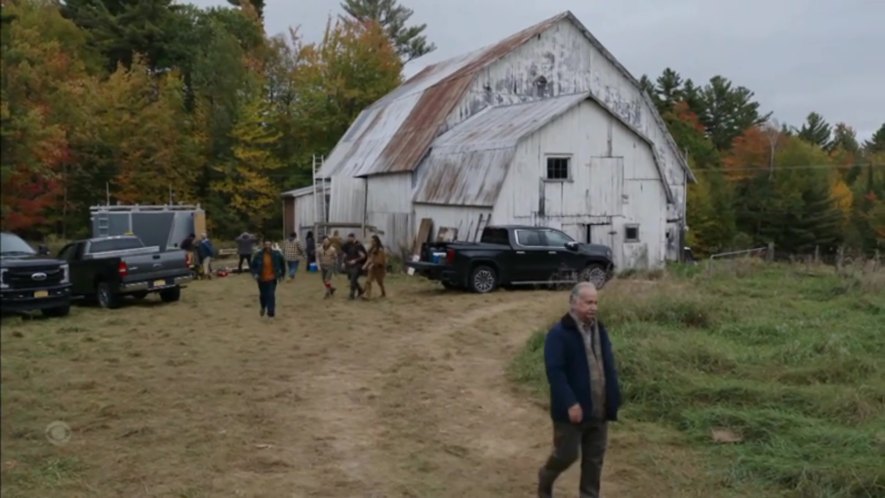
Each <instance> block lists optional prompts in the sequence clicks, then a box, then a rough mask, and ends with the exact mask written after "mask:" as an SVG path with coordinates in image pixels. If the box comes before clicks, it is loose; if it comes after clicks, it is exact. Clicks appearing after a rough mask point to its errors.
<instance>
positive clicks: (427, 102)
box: [319, 11, 694, 179]
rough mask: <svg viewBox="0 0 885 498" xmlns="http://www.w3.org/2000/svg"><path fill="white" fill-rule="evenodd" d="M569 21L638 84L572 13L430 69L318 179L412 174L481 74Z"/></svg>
mask: <svg viewBox="0 0 885 498" xmlns="http://www.w3.org/2000/svg"><path fill="white" fill-rule="evenodd" d="M566 19H567V20H568V21H570V22H571V23H573V24H574V25H575V26H576V27H577V28H578V29H579V30H581V31H582V32H583V33H584V35H585V37H586V38H587V40H588V41H589V42H590V44H591V45H593V46H594V47H595V48H596V49H597V50H599V52H600V53H601V54H602V55H603V56H604V57H605V58H606V59H608V60H609V61H610V62H611V63H612V64H613V65H614V67H615V68H616V69H617V70H618V71H619V72H620V73H622V74H623V76H624V77H625V78H626V79H627V80H628V81H630V82H631V83H632V84H633V85H634V86H636V87H637V88H639V82H638V81H637V80H636V78H635V77H634V76H633V75H632V74H630V72H629V71H627V69H626V68H624V66H623V65H621V63H620V62H618V60H617V59H615V58H614V56H613V55H612V54H611V53H610V52H609V51H608V50H607V49H606V48H605V47H604V46H603V45H602V43H600V42H599V40H597V39H596V38H595V37H594V36H593V35H592V34H591V33H590V32H589V31H588V30H587V28H586V27H585V26H584V25H583V24H582V23H581V22H580V21H579V20H578V19H577V17H575V16H574V14H572V13H571V12H569V11H566V12H563V13H561V14H559V15H556V16H554V17H551V18H550V19H547V20H545V21H542V22H540V23H538V24H536V25H534V26H531V27H529V28H527V29H524V30H522V31H520V32H518V33H516V34H514V35H511V36H509V37H507V38H505V39H504V40H502V41H500V42H498V43H495V44H492V45H489V46H487V47H484V48H481V49H479V50H476V51H473V52H470V53H467V54H464V55H461V56H458V57H454V58H451V59H448V60H445V61H443V62H440V63H437V64H434V65H431V66H428V67H426V68H424V69H423V70H421V71H420V72H419V73H418V74H416V75H414V76H413V77H412V78H410V79H409V80H408V81H406V82H405V83H403V84H402V85H400V86H399V87H398V88H396V89H395V90H393V91H392V92H390V93H389V94H387V95H386V96H384V97H383V98H381V99H380V100H378V101H377V102H375V103H374V104H372V105H371V106H369V107H368V108H366V109H365V110H364V111H363V112H362V113H360V115H359V116H358V117H357V119H356V120H355V121H354V123H353V124H352V125H351V126H350V128H349V129H348V131H347V133H346V134H345V135H344V137H343V138H342V139H341V140H340V141H339V142H338V144H337V145H336V146H335V148H334V149H333V150H332V153H331V154H330V155H329V157H328V158H326V160H325V162H324V165H323V167H322V169H321V170H320V172H319V176H320V177H326V178H328V177H330V176H332V175H339V174H343V175H347V176H355V177H358V176H369V175H377V174H386V173H398V172H408V171H414V170H415V168H416V167H417V166H418V164H419V163H420V162H421V160H422V159H423V158H424V156H425V155H426V154H427V152H428V150H429V148H430V144H431V143H432V142H433V141H434V139H435V138H436V137H437V136H438V135H439V134H440V133H441V132H442V131H444V129H443V127H444V124H445V121H446V118H447V116H448V115H449V114H450V113H451V111H452V110H453V109H454V108H455V106H456V105H458V103H459V101H460V100H461V99H462V98H463V97H464V95H465V93H466V92H467V90H468V88H469V86H470V85H471V83H472V82H473V81H474V80H475V78H476V75H477V73H478V72H479V71H480V70H482V69H483V68H485V67H487V66H489V65H490V64H492V63H493V62H495V61H496V60H498V59H500V58H501V57H503V56H505V55H507V54H508V53H510V52H512V51H513V50H515V49H516V48H518V47H520V46H522V45H523V44H524V43H526V42H527V41H529V40H530V39H531V38H532V37H533V36H536V35H539V34H541V33H543V32H545V31H546V30H548V29H549V28H551V27H552V26H554V25H555V24H557V23H558V22H560V21H562V20H566ZM641 93H642V95H643V97H644V98H645V100H646V104H647V106H648V107H649V108H650V109H651V113H652V116H653V117H654V119H655V121H656V122H657V124H658V126H660V127H662V129H663V130H665V133H664V135H665V136H666V139H667V142H668V144H669V146H670V147H671V148H672V150H673V151H674V153H675V156H676V157H677V158H678V160H679V161H680V165H681V166H682V168H683V169H684V170H685V171H686V172H687V173H688V174H689V177H690V178H692V179H693V178H694V177H693V175H692V173H691V170H690V169H689V167H688V164H687V163H686V162H685V158H684V156H683V155H682V153H681V152H680V151H679V148H678V147H677V146H676V144H675V142H674V141H673V139H672V137H671V136H670V134H669V132H667V128H666V124H665V123H664V122H663V119H661V116H660V115H659V114H658V112H657V109H656V107H655V106H654V104H653V103H652V102H651V99H650V97H649V96H648V95H647V94H645V93H644V92H641Z"/></svg>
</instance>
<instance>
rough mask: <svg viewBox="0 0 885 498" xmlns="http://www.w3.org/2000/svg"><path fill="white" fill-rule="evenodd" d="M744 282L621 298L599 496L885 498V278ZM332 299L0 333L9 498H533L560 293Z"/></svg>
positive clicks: (426, 290)
mask: <svg viewBox="0 0 885 498" xmlns="http://www.w3.org/2000/svg"><path fill="white" fill-rule="evenodd" d="M740 268H741V270H740V273H741V274H740V275H735V272H734V271H730V270H728V269H727V268H726V269H724V270H722V271H716V272H713V273H712V274H710V275H706V274H704V273H701V274H693V273H694V272H697V271H701V270H702V268H695V269H684V270H680V271H681V272H682V273H681V274H679V275H673V274H671V275H667V276H662V275H653V276H651V277H655V278H649V276H647V275H646V276H643V277H642V278H640V277H639V276H636V277H635V278H630V279H618V280H615V281H613V282H611V283H610V284H609V285H608V286H606V288H605V290H604V292H603V294H602V306H603V308H604V309H603V314H604V315H605V316H606V317H607V320H608V322H609V324H610V325H611V328H612V334H613V338H614V341H615V344H616V347H617V351H616V352H617V354H618V358H619V361H620V362H621V363H622V364H621V370H622V377H623V379H624V382H625V384H626V385H625V387H626V390H627V394H628V404H627V405H626V406H625V409H624V412H623V417H622V418H623V421H622V422H621V423H618V424H616V425H614V426H613V427H612V430H611V434H610V451H609V453H608V455H607V458H606V466H605V471H604V482H603V490H604V495H605V496H606V498H635V497H640V498H644V497H648V496H662V497H679V498H687V497H697V498H702V497H703V498H707V497H714V496H715V497H735V498H751V497H753V498H756V497H764V496H784V495H785V494H786V493H785V491H789V490H792V491H793V493H792V495H793V496H796V497H815V496H852V495H853V496H875V495H876V494H877V493H878V494H879V495H882V486H883V484H882V483H883V481H882V479H883V478H882V472H883V470H882V469H883V467H882V466H881V465H879V464H880V463H881V462H882V460H881V456H882V454H883V453H882V450H883V444H885V442H883V440H882V434H883V430H885V429H883V418H882V413H883V403H885V387H883V366H882V365H881V363H879V362H877V360H879V359H880V358H882V357H883V335H882V333H881V332H880V330H881V328H882V327H881V325H880V324H881V322H882V321H883V320H882V318H883V316H885V302H883V296H882V276H881V273H879V274H877V275H858V276H856V277H850V278H849V277H846V278H842V277H834V276H832V275H828V270H825V269H821V270H814V271H812V272H811V274H805V271H804V269H802V268H796V269H792V268H785V267H758V268H757V267H749V268H745V267H743V266H741V267H740ZM829 273H830V274H831V273H832V270H829ZM337 284H338V286H339V292H338V294H337V295H336V298H335V299H332V300H324V299H323V298H322V293H323V291H322V284H321V283H320V280H319V276H318V275H316V274H310V273H308V274H300V275H299V277H298V279H297V280H296V282H294V283H286V284H283V285H281V286H280V288H279V290H278V292H277V300H278V303H279V306H280V309H279V311H278V316H277V318H276V320H275V321H273V322H269V321H267V320H262V319H261V318H260V317H259V314H258V306H257V289H256V288H255V283H254V282H253V281H252V279H251V278H250V277H248V276H246V275H232V276H230V277H227V278H220V279H216V280H212V281H200V282H194V283H193V284H192V285H190V286H189V287H188V288H187V289H185V290H184V292H183V293H182V300H181V301H180V302H177V303H172V304H163V303H161V302H160V301H159V299H157V298H156V297H150V298H148V299H146V300H145V301H143V302H131V303H127V304H126V305H125V306H124V307H122V308H121V309H118V310H102V309H98V308H95V307H89V306H77V307H75V308H74V309H73V310H72V313H71V315H70V316H69V317H65V318H61V319H43V318H34V319H22V318H19V317H9V318H4V319H3V321H2V330H0V356H2V358H0V359H2V361H0V398H2V405H0V408H2V416H0V436H2V437H0V453H2V467H0V494H2V496H3V497H4V498H7V497H9V498H15V497H34V498H50V497H60V498H61V497H64V498H73V497H89V498H92V497H119V496H125V497H127V498H130V497H132V498H134V497H163V498H207V497H216V496H217V497H229V496H233V497H271V498H276V497H328V498H333V497H334V498H340V497H370V496H371V497H391V498H394V497H401V498H432V497H453V498H454V497H458V498H461V497H465V496H466V497H471V498H472V497H492V496H495V497H508V498H509V497H518V496H531V494H532V492H533V490H534V486H535V485H536V482H535V479H536V476H537V469H538V467H539V466H540V465H541V463H542V462H543V460H544V458H546V456H547V454H548V452H549V450H550V444H551V441H550V439H551V430H550V419H549V415H548V414H547V410H546V397H545V396H544V389H545V387H544V385H543V384H542V382H543V377H542V374H541V364H540V362H539V361H538V353H539V350H538V347H539V344H540V342H539V339H540V336H537V335H536V336H534V338H532V336H533V334H534V333H535V331H538V330H542V329H544V328H545V327H547V326H548V325H549V324H550V323H552V322H553V321H554V320H556V319H557V318H558V317H559V316H561V315H562V313H563V312H564V311H565V309H566V306H567V298H568V293H567V292H563V291H555V292H553V291H545V290H524V291H499V292H494V293H491V294H488V295H476V294H470V293H461V292H446V291H444V290H443V289H442V288H441V286H439V285H434V284H432V283H429V282H427V281H425V280H423V279H418V278H409V277H405V276H394V277H392V278H391V280H390V281H389V287H388V298H387V299H384V300H373V301H369V302H359V301H357V302H349V301H347V300H346V299H345V297H346V296H344V295H342V294H344V289H343V287H344V286H345V281H344V278H343V277H339V279H338V281H337ZM877 326H878V329H877ZM530 338H531V339H530ZM526 344H528V346H526ZM514 358H517V360H516V362H515V363H514ZM514 376H516V377H518V378H519V379H520V380H522V381H524V382H527V384H526V383H523V382H520V383H514V382H513V377H514ZM527 391H528V392H531V393H532V394H531V395H527ZM55 422H61V423H63V424H64V425H60V424H55ZM714 427H715V428H722V429H724V430H728V431H732V432H733V433H734V435H736V436H740V437H741V438H742V439H743V442H741V443H737V444H730V445H716V444H713V443H711V442H710V430H711V429H712V428H714ZM66 428H69V430H70V432H67V430H66ZM53 441H55V442H57V443H60V444H52V442H53ZM877 458H878V459H879V460H877ZM577 480H578V472H577V468H573V469H570V470H569V471H568V472H567V473H566V474H565V475H564V476H563V478H562V479H561V480H560V482H558V483H557V492H558V493H559V494H558V496H575V494H576V493H575V492H576V490H577Z"/></svg>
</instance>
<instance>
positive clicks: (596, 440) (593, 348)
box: [538, 282, 621, 498]
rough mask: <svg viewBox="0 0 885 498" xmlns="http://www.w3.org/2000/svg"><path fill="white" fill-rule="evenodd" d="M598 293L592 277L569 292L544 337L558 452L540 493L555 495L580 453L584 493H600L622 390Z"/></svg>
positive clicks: (544, 497) (588, 496)
mask: <svg viewBox="0 0 885 498" xmlns="http://www.w3.org/2000/svg"><path fill="white" fill-rule="evenodd" d="M598 302H599V298H598V292H597V290H596V287H594V286H593V284H592V283H589V282H581V283H579V284H578V285H576V286H575V287H574V288H573V289H572V292H571V294H570V295H569V304H570V308H571V309H570V310H569V312H568V313H567V314H566V315H565V316H564V317H562V319H561V320H560V321H559V323H557V324H556V325H554V326H553V328H552V329H550V332H548V333H547V337H546V339H545V341H544V366H545V368H546V370H547V381H548V383H549V384H550V417H551V418H552V419H553V453H552V454H551V455H550V457H549V458H548V459H547V462H546V463H545V464H544V466H543V467H541V470H540V471H539V472H538V497H539V498H551V497H552V496H553V483H554V482H555V481H556V478H557V477H559V475H560V474H561V473H562V472H564V471H565V470H566V469H568V468H569V467H570V466H571V465H572V464H573V463H574V462H575V461H577V459H578V454H579V452H580V456H581V484H580V496H581V498H598V497H599V487H600V481H601V478H602V463H603V458H604V456H605V449H606V444H607V441H608V422H612V421H616V420H617V419H618V408H619V405H620V402H621V392H620V387H619V386H618V372H617V370H616V368H615V358H614V353H613V352H612V347H611V342H610V341H609V337H608V332H607V331H606V329H605V326H604V325H603V324H602V323H601V322H600V321H599V320H597V318H596V310H597V306H598Z"/></svg>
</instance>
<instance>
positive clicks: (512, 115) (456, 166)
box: [415, 93, 590, 206]
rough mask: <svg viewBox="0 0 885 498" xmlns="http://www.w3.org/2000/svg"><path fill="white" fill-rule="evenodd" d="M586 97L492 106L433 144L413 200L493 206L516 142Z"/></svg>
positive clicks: (584, 95) (588, 95) (579, 95)
mask: <svg viewBox="0 0 885 498" xmlns="http://www.w3.org/2000/svg"><path fill="white" fill-rule="evenodd" d="M589 97H590V94H589V93H579V94H574V95H564V96H560V97H555V98H550V99H544V100H539V101H534V102H527V103H522V104H513V105H508V106H500V107H492V108H488V109H486V110H483V111H482V112H480V113H478V114H476V115H475V116H473V117H471V118H469V119H468V120H467V121H465V122H463V123H461V124H459V125H457V126H455V127H454V128H452V129H451V130H449V131H448V132H446V133H445V134H443V135H441V136H440V137H439V138H437V139H436V140H435V141H434V142H433V146H432V148H431V151H430V154H429V155H428V156H427V158H425V159H424V162H423V163H422V165H421V167H420V168H419V170H418V171H419V175H420V177H419V179H418V187H417V189H416V192H415V202H420V203H426V204H448V205H459V206H493V205H494V204H495V201H496V200H497V199H498V193H499V192H500V190H501V186H502V185H503V184H504V179H505V178H506V177H507V171H508V170H509V168H510V162H511V161H512V159H513V156H514V154H515V153H516V146H517V145H519V142H520V141H521V140H522V139H524V138H526V137H528V136H529V135H531V134H532V133H534V132H536V131H538V130H539V129H541V128H542V127H544V126H545V125H547V124H548V123H550V122H551V121H553V120H554V119H556V118H557V117H559V116H562V115H563V114H565V113H566V112H567V111H568V110H570V109H572V108H573V107H575V106H576V105H578V104H579V103H581V102H583V101H584V100H587V99H588V98H589Z"/></svg>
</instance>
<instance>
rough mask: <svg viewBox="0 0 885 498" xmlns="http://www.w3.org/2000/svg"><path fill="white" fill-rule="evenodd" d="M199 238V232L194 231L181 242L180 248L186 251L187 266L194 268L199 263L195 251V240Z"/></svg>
mask: <svg viewBox="0 0 885 498" xmlns="http://www.w3.org/2000/svg"><path fill="white" fill-rule="evenodd" d="M196 240H197V234H195V233H192V234H190V235H188V236H187V237H185V239H184V240H182V241H181V244H179V246H178V247H179V248H180V249H181V250H182V251H184V252H185V258H186V259H187V267H188V268H191V269H193V268H194V267H195V266H196V265H197V264H199V263H198V262H197V257H196V255H195V252H194V241H196Z"/></svg>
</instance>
